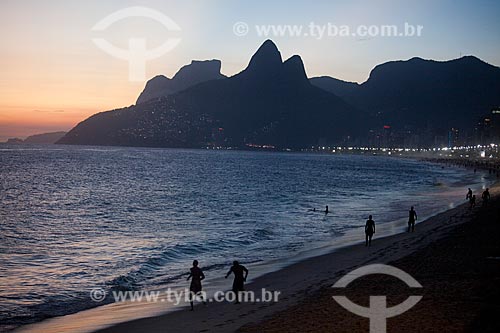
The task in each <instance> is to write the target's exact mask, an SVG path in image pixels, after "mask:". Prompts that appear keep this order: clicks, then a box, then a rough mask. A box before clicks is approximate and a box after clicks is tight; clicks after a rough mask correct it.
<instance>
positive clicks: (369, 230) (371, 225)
mask: <svg viewBox="0 0 500 333" xmlns="http://www.w3.org/2000/svg"><path fill="white" fill-rule="evenodd" d="M374 233H375V221H373V219H372V216H371V215H370V216H368V220H367V221H366V224H365V235H366V245H365V246H371V245H372V237H373V234H374Z"/></svg>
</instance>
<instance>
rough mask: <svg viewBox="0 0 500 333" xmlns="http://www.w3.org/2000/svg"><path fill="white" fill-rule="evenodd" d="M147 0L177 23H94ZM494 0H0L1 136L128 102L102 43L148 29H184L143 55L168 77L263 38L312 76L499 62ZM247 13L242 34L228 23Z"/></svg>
mask: <svg viewBox="0 0 500 333" xmlns="http://www.w3.org/2000/svg"><path fill="white" fill-rule="evenodd" d="M130 6H143V7H147V8H151V9H154V10H156V11H158V12H161V13H163V14H164V15H166V16H168V17H169V18H170V19H172V20H173V21H174V22H175V23H177V25H178V26H179V27H180V29H181V30H180V31H168V30H167V29H166V28H165V27H164V26H163V25H161V24H160V23H158V22H156V21H154V20H151V19H148V18H137V17H135V18H128V19H125V20H122V21H119V22H116V23H115V24H113V25H112V26H110V27H109V28H108V29H106V30H105V31H93V30H92V27H93V26H94V25H95V24H96V23H97V22H99V21H100V20H102V19H103V18H105V17H106V16H107V15H109V14H111V13H113V12H116V11H117V10H120V9H123V8H127V7H130ZM499 13H500V2H499V1H495V0H489V1H488V0H479V1H451V0H444V1H432V0H424V1H400V0H383V1H356V0H354V1H353V0H344V1H332V0H329V1H234V0H233V1H231V0H213V1H207V0H183V1H166V0H142V1H139V0H108V1H97V0H91V1H76V0H46V1H37V0H1V1H0V22H2V23H1V24H2V34H1V36H0V63H1V75H0V141H5V140H6V139H7V138H11V137H26V136H28V135H31V134H36V133H42V132H49V131H57V130H69V129H70V128H71V127H73V126H74V125H76V124H77V123H78V122H80V121H82V120H84V119H85V118H87V117H88V116H90V115H92V114H94V113H96V112H99V111H104V110H109V109H114V108H120V107H124V106H128V105H131V104H133V103H135V100H136V99H137V96H138V95H139V93H140V92H141V91H142V89H143V87H144V84H145V81H142V82H131V81H129V67H128V63H127V61H125V60H120V59H117V58H115V57H113V56H111V55H109V54H107V53H106V52H104V51H103V50H101V49H100V48H98V47H97V46H96V45H95V44H94V42H93V41H92V38H96V37H102V38H104V39H106V40H107V41H109V42H110V43H112V44H113V45H115V46H117V47H119V48H126V47H127V46H128V40H129V38H133V37H136V38H145V39H146V41H147V42H146V45H147V48H154V47H155V46H158V45H160V44H162V43H163V42H164V41H165V40H166V39H169V38H172V37H176V38H180V39H181V41H180V43H179V44H178V45H177V46H176V47H175V48H174V49H173V50H171V51H170V52H168V53H165V54H164V55H162V56H161V57H159V58H157V59H154V60H150V61H148V62H147V63H146V77H147V78H151V77H153V76H155V75H158V74H164V75H167V76H168V77H172V75H174V74H175V72H177V70H178V69H179V68H180V67H181V66H183V65H185V64H188V63H190V62H191V60H192V59H197V60H203V59H220V60H221V61H222V73H223V74H225V75H233V74H236V73H238V72H239V71H241V70H242V69H244V68H245V66H246V65H247V63H248V61H249V59H250V57H251V55H252V54H253V53H254V52H255V50H256V49H257V48H258V47H259V46H260V44H262V42H263V41H264V40H265V39H268V38H270V39H272V40H274V41H275V43H276V44H277V46H278V48H279V49H280V51H281V53H282V56H283V58H285V59H286V58H288V57H290V56H291V55H293V54H299V55H300V56H301V57H302V59H303V61H304V64H305V67H306V71H307V74H308V76H309V77H313V76H319V75H329V76H333V77H336V78H339V79H343V80H347V81H357V82H363V81H365V80H366V79H367V78H368V75H369V73H370V70H371V69H372V68H373V67H374V66H376V65H377V64H380V63H383V62H386V61H390V60H398V59H409V58H412V57H415V56H418V57H422V58H426V59H435V60H448V59H454V58H458V57H460V56H461V55H475V56H477V57H479V58H481V59H482V60H484V61H486V62H488V63H491V64H493V65H496V66H498V65H500V33H499V31H500V20H499V19H498V14H499ZM236 22H245V23H246V24H247V25H248V27H249V31H248V33H247V34H246V35H244V36H237V35H236V34H235V32H234V25H235V23H236ZM311 22H313V23H314V24H317V25H326V24H328V23H331V24H335V25H338V26H340V25H348V26H350V27H354V28H355V27H356V26H359V25H367V26H369V25H396V26H398V27H403V26H404V24H405V22H407V23H409V24H412V25H415V26H417V25H421V26H422V27H423V29H422V35H421V36H420V37H416V36H412V37H382V36H378V37H370V38H358V37H352V36H349V37H340V36H323V37H322V38H314V37H312V36H300V37H298V36H289V35H287V36H275V35H269V36H268V37H265V36H259V35H258V33H257V31H256V29H255V28H254V27H255V26H256V25H303V26H304V27H305V28H307V27H308V26H309V25H310V24H311Z"/></svg>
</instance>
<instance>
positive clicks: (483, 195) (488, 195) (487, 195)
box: [481, 188, 491, 206]
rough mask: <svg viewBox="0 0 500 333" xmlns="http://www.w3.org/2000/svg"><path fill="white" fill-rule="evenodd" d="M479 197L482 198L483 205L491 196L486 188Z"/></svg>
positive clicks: (486, 203)
mask: <svg viewBox="0 0 500 333" xmlns="http://www.w3.org/2000/svg"><path fill="white" fill-rule="evenodd" d="M481 198H482V199H483V206H486V205H488V201H490V198H491V196H490V189H489V188H486V190H484V192H483V194H482V195H481Z"/></svg>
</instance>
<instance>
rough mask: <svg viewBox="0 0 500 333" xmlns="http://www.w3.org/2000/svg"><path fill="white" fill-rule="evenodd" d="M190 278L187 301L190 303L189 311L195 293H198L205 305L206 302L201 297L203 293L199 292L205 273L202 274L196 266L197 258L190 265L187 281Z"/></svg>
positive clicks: (192, 305)
mask: <svg viewBox="0 0 500 333" xmlns="http://www.w3.org/2000/svg"><path fill="white" fill-rule="evenodd" d="M191 278H192V280H191V285H190V286H189V303H191V311H193V310H194V304H193V301H194V298H195V297H196V296H197V295H200V298H201V300H202V302H203V304H205V305H206V302H205V300H204V299H203V294H202V292H201V289H202V288H201V281H202V280H203V279H205V274H203V271H202V270H201V269H200V268H199V267H198V260H194V261H193V267H191V269H190V270H189V276H188V277H187V279H186V280H187V281H189V279H191Z"/></svg>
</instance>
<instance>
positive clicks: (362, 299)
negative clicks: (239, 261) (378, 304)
mask: <svg viewBox="0 0 500 333" xmlns="http://www.w3.org/2000/svg"><path fill="white" fill-rule="evenodd" d="M491 192H492V194H493V195H494V198H495V199H494V201H492V202H491V204H490V205H489V207H488V208H486V209H484V208H481V207H477V208H475V209H474V210H472V211H470V210H469V207H468V204H463V205H461V206H459V207H457V208H454V209H451V210H448V211H446V212H444V213H441V214H438V215H436V216H434V217H432V218H430V219H428V220H426V221H424V222H422V223H417V227H416V231H415V232H414V233H401V234H397V235H394V236H388V237H385V238H377V237H375V238H374V241H373V245H372V247H370V248H366V247H365V246H364V244H363V243H360V244H356V245H352V246H349V247H345V248H342V249H340V250H337V251H335V252H333V253H329V254H325V255H322V256H318V257H314V258H310V259H306V260H304V261H301V262H298V263H296V264H293V265H291V266H288V267H286V268H284V269H281V270H279V271H276V272H273V273H269V274H266V275H264V276H262V277H260V278H257V279H256V280H255V281H254V282H252V283H250V284H248V285H247V288H246V289H247V290H254V291H257V292H259V293H260V290H261V289H262V288H266V289H267V290H271V291H280V292H281V295H280V299H279V301H278V302H276V303H242V304H238V305H235V304H232V303H227V302H224V303H209V305H208V306H206V307H204V306H203V305H198V306H196V307H195V311H194V312H191V311H188V310H187V309H186V310H181V311H176V312H172V313H168V314H165V315H161V316H157V317H152V318H144V319H138V320H133V321H129V322H125V323H121V324H118V325H115V326H111V327H109V328H106V329H103V330H100V331H99V332H166V331H168V332H234V331H237V330H240V331H242V332H304V331H306V332H318V331H320V332H321V331H339V332H368V319H366V318H361V317H357V316H355V315H353V314H351V313H349V312H347V311H346V310H344V309H343V308H342V307H340V305H338V304H337V303H336V302H335V301H334V300H333V299H332V298H331V296H332V295H334V294H337V295H338V294H339V291H338V290H334V289H332V288H331V285H333V284H334V283H335V282H336V281H337V280H338V279H339V278H340V277H342V276H343V275H345V274H346V273H348V272H350V271H351V270H353V269H355V268H358V267H360V266H363V265H367V264H372V263H386V264H392V265H394V266H396V267H399V268H401V269H403V270H405V271H406V272H408V273H410V274H411V275H412V276H413V277H414V278H415V279H417V280H418V281H419V282H420V283H421V284H422V285H423V289H422V290H421V294H422V295H423V296H424V297H423V299H422V301H421V302H420V303H418V304H417V305H416V306H415V307H414V308H413V309H411V310H410V311H409V312H407V313H405V314H402V315H401V316H398V317H395V318H393V319H389V321H388V331H389V332H399V331H403V330H404V331H410V332H436V331H444V332H450V331H456V332H462V331H467V330H470V331H475V332H485V331H488V330H487V329H485V325H489V324H492V325H496V326H498V324H497V323H496V322H495V318H494V317H493V313H500V312H499V311H498V310H499V307H498V304H499V302H498V299H499V298H498V297H499V296H500V295H499V290H500V274H499V273H500V260H499V259H498V257H500V243H499V242H498V241H497V240H496V239H495V236H496V234H497V229H498V228H499V227H500V222H499V217H498V215H497V213H498V209H499V207H500V203H499V201H498V199H497V196H498V195H497V193H498V187H495V188H494V189H492V191H491ZM480 205H481V203H480V202H479V206H480ZM417 222H418V221H417ZM375 236H376V235H375ZM490 257H491V258H490ZM228 284H229V285H230V281H228ZM341 294H345V295H347V296H348V297H349V298H351V299H352V300H353V301H354V302H358V303H359V304H360V305H364V306H366V305H368V295H387V296H388V303H389V306H391V305H396V304H398V303H400V302H401V301H403V300H404V299H406V298H407V297H408V296H409V295H411V294H412V291H411V290H410V289H409V288H408V287H407V286H406V285H405V284H404V283H403V282H398V280H395V279H394V278H391V277H386V276H381V275H374V276H371V277H364V278H361V279H359V280H357V281H355V282H353V283H352V284H350V285H349V287H348V288H347V289H345V290H342V291H341ZM495 311H496V312H495Z"/></svg>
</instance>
